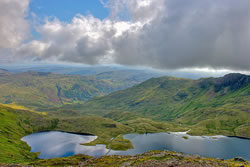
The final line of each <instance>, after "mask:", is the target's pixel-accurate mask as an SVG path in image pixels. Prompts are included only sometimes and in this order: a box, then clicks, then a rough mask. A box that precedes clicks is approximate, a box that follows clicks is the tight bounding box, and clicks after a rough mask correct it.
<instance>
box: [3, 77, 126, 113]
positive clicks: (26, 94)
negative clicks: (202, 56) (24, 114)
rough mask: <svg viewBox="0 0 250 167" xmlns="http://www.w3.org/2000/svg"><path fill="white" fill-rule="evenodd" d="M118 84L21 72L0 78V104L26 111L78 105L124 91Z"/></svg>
mask: <svg viewBox="0 0 250 167" xmlns="http://www.w3.org/2000/svg"><path fill="white" fill-rule="evenodd" d="M125 87H126V85H125V84H124V83H122V82H120V83H119V81H116V82H111V81H109V80H104V79H96V77H86V76H72V75H63V74H55V73H42V72H24V73H20V74H9V75H7V74H5V73H4V74H3V75H0V95H1V96H0V102H1V103H5V104H9V103H16V104H19V105H23V106H26V107H29V108H35V109H37V108H39V109H41V108H47V107H52V106H60V105H63V104H72V103H78V102H82V101H85V100H88V99H90V98H92V97H94V96H102V95H105V94H108V93H110V92H113V91H116V90H120V89H123V88H125Z"/></svg>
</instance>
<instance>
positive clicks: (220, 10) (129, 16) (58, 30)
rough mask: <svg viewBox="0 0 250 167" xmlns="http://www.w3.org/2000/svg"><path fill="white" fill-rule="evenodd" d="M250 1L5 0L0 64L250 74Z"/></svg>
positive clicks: (0, 20) (0, 28) (0, 29)
mask: <svg viewBox="0 0 250 167" xmlns="http://www.w3.org/2000/svg"><path fill="white" fill-rule="evenodd" d="M249 9H250V1H249V0H237V1H236V0H220V1H218V0H202V1H201V0H189V1H187V0H129V1H128V0H22V1H20V0H1V1H0V64H11V63H24V62H26V63H31V64H32V63H37V62H45V63H46V62H48V63H72V64H73V63H77V64H87V65H100V64H101V65H102V64H119V65H125V66H143V67H150V68H154V69H166V70H178V69H211V70H225V69H226V70H233V71H247V72H249V71H250V55H249V54H250V47H249V46H250V19H249V18H250V10H249Z"/></svg>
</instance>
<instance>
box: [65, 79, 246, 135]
mask: <svg viewBox="0 0 250 167" xmlns="http://www.w3.org/2000/svg"><path fill="white" fill-rule="evenodd" d="M249 83H250V76H247V75H242V74H228V75H226V76H224V77H221V78H205V79H199V80H190V79H182V78H173V77H161V78H153V79H150V80H148V81H146V82H143V83H142V84H139V85H137V86H134V87H132V88H128V89H126V90H122V91H118V92H114V93H111V94H110V95H107V96H104V97H100V98H95V99H93V100H90V101H88V102H86V103H85V104H82V105H75V106H67V107H69V108H70V107H71V108H73V109H76V110H79V111H81V113H84V114H98V115H102V116H105V117H109V118H112V119H115V120H118V121H119V120H121V119H122V117H123V114H119V115H121V117H119V116H117V113H123V112H127V113H131V114H132V115H133V116H131V117H130V118H127V119H133V117H134V116H137V117H146V118H152V119H153V120H161V121H168V122H175V123H179V124H182V125H183V126H186V127H190V128H192V131H190V133H191V134H209V135H214V134H224V135H229V136H235V135H236V136H242V137H250V128H249V127H250V126H249V125H250V112H249V111H250V84H249ZM114 115H115V116H114ZM123 121H124V120H123Z"/></svg>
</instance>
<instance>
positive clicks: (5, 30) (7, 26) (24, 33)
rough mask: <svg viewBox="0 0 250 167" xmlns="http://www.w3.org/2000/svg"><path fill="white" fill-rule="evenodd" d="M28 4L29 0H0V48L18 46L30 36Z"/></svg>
mask: <svg viewBox="0 0 250 167" xmlns="http://www.w3.org/2000/svg"><path fill="white" fill-rule="evenodd" d="M28 6H29V0H22V1H20V0H1V1H0V49H3V48H4V49H6V48H14V47H17V46H18V45H19V44H20V43H21V42H22V41H23V40H24V39H26V38H27V37H28V32H29V23H28V22H27V20H25V19H24V18H25V16H26V14H27V11H28Z"/></svg>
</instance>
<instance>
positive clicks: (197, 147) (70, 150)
mask: <svg viewBox="0 0 250 167" xmlns="http://www.w3.org/2000/svg"><path fill="white" fill-rule="evenodd" d="M183 136H187V137H188V139H184V138H183ZM96 138H97V137H96V136H88V135H78V134H71V133H65V132H58V131H51V132H40V133H34V134H31V135H28V136H25V137H23V138H22V140H23V141H25V142H27V143H28V145H29V146H31V148H32V150H31V151H32V152H41V154H40V156H39V158H41V159H47V158H54V157H66V156H72V155H76V154H87V155H91V156H96V157H99V156H103V155H106V154H108V155H135V154H140V153H144V152H147V151H150V150H171V151H177V152H182V153H185V154H192V155H193V154H196V155H200V156H203V157H214V158H224V159H231V158H234V157H242V158H244V159H246V160H249V161H250V140H249V139H242V138H236V137H225V136H216V139H214V138H212V137H201V136H189V135H186V134H184V133H153V134H127V135H124V138H126V139H129V140H130V141H131V142H132V143H133V146H134V149H130V150H127V151H114V150H109V149H106V147H105V145H97V146H84V145H80V144H81V143H88V142H90V141H92V140H95V139H96Z"/></svg>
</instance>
